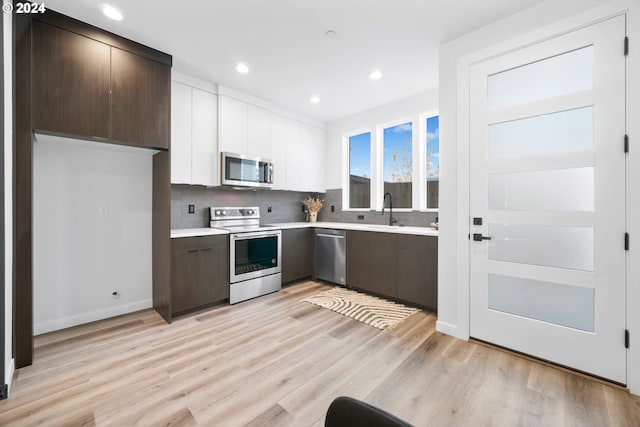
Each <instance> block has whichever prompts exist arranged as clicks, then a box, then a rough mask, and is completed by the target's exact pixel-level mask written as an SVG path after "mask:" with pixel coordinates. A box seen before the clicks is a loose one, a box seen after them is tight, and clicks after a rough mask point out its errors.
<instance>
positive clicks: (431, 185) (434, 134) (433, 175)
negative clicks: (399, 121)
mask: <svg viewBox="0 0 640 427" xmlns="http://www.w3.org/2000/svg"><path fill="white" fill-rule="evenodd" d="M439 193H440V117H439V116H435V117H429V118H428V119H427V208H428V209H436V208H437V207H438V195H439Z"/></svg>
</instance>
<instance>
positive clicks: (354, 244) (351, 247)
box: [347, 231, 373, 290]
mask: <svg viewBox="0 0 640 427" xmlns="http://www.w3.org/2000/svg"><path fill="white" fill-rule="evenodd" d="M371 234H373V233H368V232H366V231H348V232H347V285H349V286H352V287H354V288H358V289H363V290H370V289H371Z"/></svg>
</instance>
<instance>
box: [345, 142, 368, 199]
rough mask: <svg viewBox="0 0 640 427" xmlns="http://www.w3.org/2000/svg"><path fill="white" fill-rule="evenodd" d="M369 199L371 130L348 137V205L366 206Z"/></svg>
mask: <svg viewBox="0 0 640 427" xmlns="http://www.w3.org/2000/svg"><path fill="white" fill-rule="evenodd" d="M370 200H371V132H367V133H363V134H360V135H354V136H350V137H349V207H351V208H368V207H370V206H369V203H370V202H369V201H370Z"/></svg>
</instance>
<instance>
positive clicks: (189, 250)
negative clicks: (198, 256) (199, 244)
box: [187, 249, 200, 253]
mask: <svg viewBox="0 0 640 427" xmlns="http://www.w3.org/2000/svg"><path fill="white" fill-rule="evenodd" d="M199 250H200V249H187V252H188V253H193V252H198V251H199Z"/></svg>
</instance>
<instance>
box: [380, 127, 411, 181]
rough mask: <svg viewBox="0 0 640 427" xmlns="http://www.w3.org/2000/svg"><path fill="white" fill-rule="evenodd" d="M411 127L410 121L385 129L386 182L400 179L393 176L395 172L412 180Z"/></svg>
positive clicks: (384, 174) (384, 173)
mask: <svg viewBox="0 0 640 427" xmlns="http://www.w3.org/2000/svg"><path fill="white" fill-rule="evenodd" d="M411 128H412V124H411V122H409V123H404V124H401V125H397V126H392V127H389V128H386V129H385V130H384V131H383V142H384V148H383V150H384V157H383V159H384V160H383V162H384V163H383V164H384V171H383V176H384V181H385V182H397V181H398V179H394V178H393V173H394V172H395V173H396V174H399V175H401V176H403V177H404V178H407V180H411V165H412V163H411V157H412V152H411V151H412V149H411V139H412V136H411ZM394 155H395V159H394Z"/></svg>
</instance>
